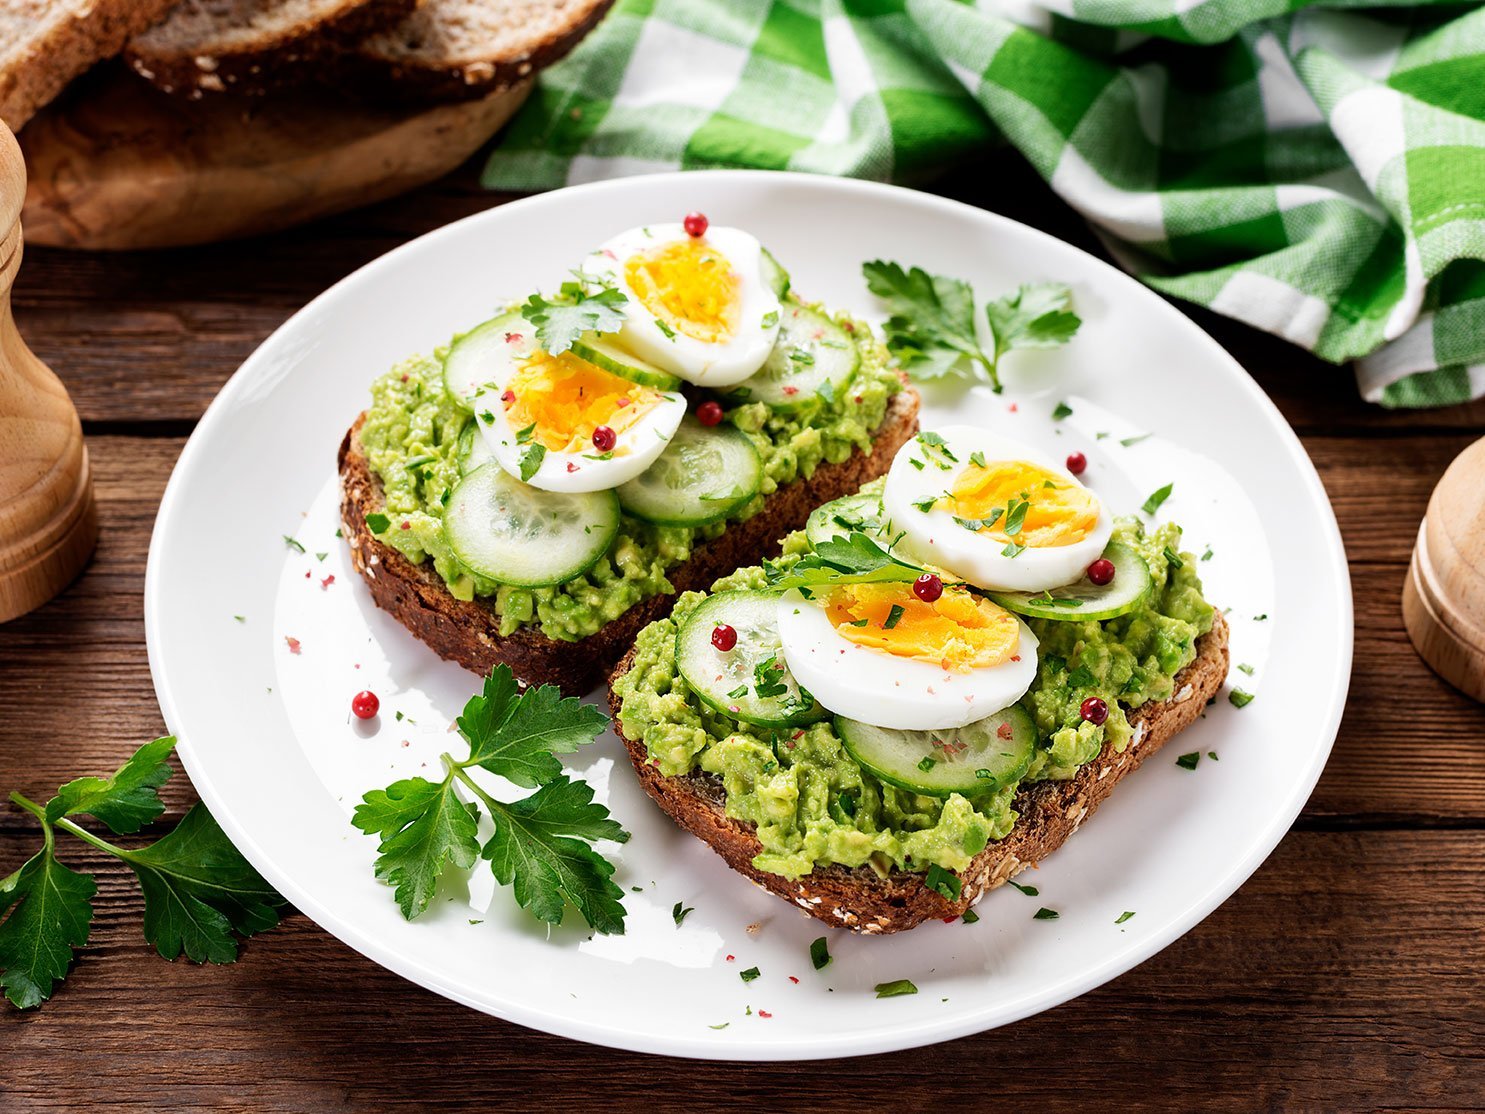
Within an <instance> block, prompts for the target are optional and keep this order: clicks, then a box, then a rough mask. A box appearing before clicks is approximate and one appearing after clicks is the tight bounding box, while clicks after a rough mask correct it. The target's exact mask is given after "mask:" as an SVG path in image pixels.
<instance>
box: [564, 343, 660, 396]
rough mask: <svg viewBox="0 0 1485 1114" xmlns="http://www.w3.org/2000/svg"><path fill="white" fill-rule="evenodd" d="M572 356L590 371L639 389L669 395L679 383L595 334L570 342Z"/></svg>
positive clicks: (648, 363)
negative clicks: (616, 378)
mask: <svg viewBox="0 0 1485 1114" xmlns="http://www.w3.org/2000/svg"><path fill="white" fill-rule="evenodd" d="M572 353H573V355H574V356H580V357H582V358H583V359H585V360H587V361H588V362H589V363H590V364H592V365H593V366H594V367H598V368H602V369H603V370H604V371H607V372H609V373H611V374H613V375H617V376H619V378H621V379H627V380H629V382H631V383H638V384H639V385H640V386H641V387H654V388H655V389H656V390H657V391H673V390H675V389H676V388H677V387H679V386H680V385H681V381H680V380H679V379H677V378H676V377H675V376H674V375H671V374H670V372H668V371H665V370H663V369H661V368H658V367H656V366H655V365H654V364H652V363H650V362H649V361H648V360H642V359H640V358H639V357H638V356H636V355H633V354H632V353H630V352H625V351H624V350H623V349H622V348H620V347H619V346H618V345H617V344H615V343H614V342H613V341H612V340H610V339H608V338H607V337H603V336H600V335H598V334H597V333H584V334H583V335H582V336H580V337H578V339H577V340H575V341H573V342H572Z"/></svg>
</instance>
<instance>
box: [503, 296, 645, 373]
mask: <svg viewBox="0 0 1485 1114" xmlns="http://www.w3.org/2000/svg"><path fill="white" fill-rule="evenodd" d="M628 300H629V299H628V298H626V297H625V296H624V293H623V291H621V290H616V289H614V288H612V287H604V288H602V289H600V290H599V291H598V292H597V293H589V291H588V284H587V283H586V282H564V283H563V284H562V288H561V290H560V292H559V293H558V294H557V295H556V296H554V297H553V298H551V299H547V298H546V297H544V296H543V295H541V294H539V293H538V294H533V295H531V297H529V298H527V299H526V303H525V304H524V305H523V306H521V316H522V317H524V318H525V319H526V320H527V321H529V322H531V324H533V325H535V326H536V339H537V342H538V343H539V344H540V345H541V347H542V348H543V349H545V350H546V351H547V352H549V353H551V354H552V355H554V356H555V355H557V354H558V353H561V352H566V351H567V350H568V349H569V348H571V347H572V342H573V341H575V340H577V338H578V337H580V336H582V335H583V334H584V333H614V332H618V330H619V327H620V326H621V325H623V324H624V314H623V311H622V310H621V309H620V307H621V306H623V305H624V303H625V302H627V301H628Z"/></svg>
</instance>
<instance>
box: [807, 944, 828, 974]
mask: <svg viewBox="0 0 1485 1114" xmlns="http://www.w3.org/2000/svg"><path fill="white" fill-rule="evenodd" d="M830 960H831V955H830V946H829V944H827V943H826V942H825V937H823V936H821V937H820V938H819V939H817V940H811V941H810V964H811V965H812V966H813V967H814V969H815V970H816V971H822V970H824V969H825V968H826V967H828V966H830Z"/></svg>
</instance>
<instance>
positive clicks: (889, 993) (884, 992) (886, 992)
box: [876, 979, 918, 998]
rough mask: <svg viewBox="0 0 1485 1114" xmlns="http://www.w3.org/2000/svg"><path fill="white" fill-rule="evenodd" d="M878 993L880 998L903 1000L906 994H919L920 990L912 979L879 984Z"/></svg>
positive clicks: (877, 986)
mask: <svg viewBox="0 0 1485 1114" xmlns="http://www.w3.org/2000/svg"><path fill="white" fill-rule="evenodd" d="M876 992H877V997H878V998H901V997H902V996H903V995H904V994H916V993H918V988H917V987H916V986H914V985H913V983H912V980H911V979H894V980H893V981H892V982H879V983H877V985H876Z"/></svg>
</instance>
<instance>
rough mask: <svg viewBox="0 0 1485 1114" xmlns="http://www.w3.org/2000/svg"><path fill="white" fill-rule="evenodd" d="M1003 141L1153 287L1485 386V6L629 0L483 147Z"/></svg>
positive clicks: (595, 156) (1388, 382)
mask: <svg viewBox="0 0 1485 1114" xmlns="http://www.w3.org/2000/svg"><path fill="white" fill-rule="evenodd" d="M1003 141H1008V142H1009V143H1011V144H1013V145H1014V146H1015V147H1016V148H1017V149H1019V150H1020V151H1021V153H1022V154H1024V155H1025V156H1026V158H1027V159H1028V160H1030V162H1031V164H1032V165H1033V166H1034V167H1035V168H1036V169H1037V171H1038V172H1040V173H1041V175H1042V176H1043V177H1044V178H1046V179H1047V181H1048V182H1049V183H1050V184H1051V187H1052V188H1053V189H1054V190H1055V191H1056V192H1057V193H1058V194H1060V195H1061V196H1062V197H1063V198H1064V199H1065V200H1066V201H1068V202H1069V203H1070V204H1071V205H1072V206H1073V207H1074V208H1075V209H1077V210H1078V211H1079V212H1080V213H1082V214H1083V215H1084V216H1085V217H1086V218H1087V219H1088V220H1089V221H1090V222H1092V224H1093V226H1094V227H1095V229H1097V230H1098V232H1099V233H1100V235H1101V236H1102V238H1103V239H1104V242H1105V243H1106V244H1107V245H1108V247H1109V249H1110V251H1111V252H1112V253H1113V255H1114V256H1115V258H1116V259H1117V260H1118V261H1119V262H1120V263H1121V264H1122V265H1123V266H1125V267H1126V268H1128V269H1129V270H1130V271H1131V272H1133V273H1134V274H1135V275H1137V276H1138V277H1139V278H1140V279H1142V280H1143V281H1145V282H1147V283H1149V284H1150V285H1151V286H1153V287H1155V288H1156V289H1157V290H1161V291H1164V292H1165V293H1168V294H1171V295H1174V296H1176V297H1180V298H1186V299H1189V300H1191V301H1193V302H1198V303H1200V304H1201V305H1204V306H1207V307H1209V308H1210V309H1213V310H1215V311H1217V312H1219V313H1223V314H1226V315H1228V316H1230V317H1235V318H1237V319H1239V320H1242V321H1246V322H1248V323H1249V324H1252V325H1255V326H1257V327H1258V328H1261V329H1265V330H1267V331H1269V332H1272V333H1276V334H1278V335H1279V336H1282V337H1285V338H1287V339H1289V340H1291V341H1293V342H1294V343H1296V344H1299V345H1302V346H1304V347H1305V348H1308V349H1310V350H1312V351H1313V352H1315V353H1316V354H1317V355H1319V356H1321V357H1323V358H1324V359H1326V360H1330V361H1333V362H1336V363H1341V362H1344V361H1349V360H1354V361H1355V366H1356V371H1357V378H1358V381H1359V383H1360V387H1361V391H1362V393H1363V394H1364V396H1365V397H1366V398H1368V399H1370V400H1372V401H1375V402H1380V403H1382V404H1383V405H1387V406H1438V405H1444V404H1447V403H1453V402H1462V401H1465V400H1467V399H1470V398H1475V397H1479V396H1481V395H1485V8H1482V7H1481V5H1479V4H1470V5H1440V4H1429V3H1422V2H1419V0H1405V2H1398V3H1393V4H1390V5H1389V4H1386V3H1385V0H1384V2H1382V3H1378V2H1377V0H1321V2H1317V3H1311V2H1308V0H978V2H973V3H972V2H969V0H619V2H618V4H617V5H616V6H615V8H614V10H613V11H612V12H611V13H610V14H609V16H608V17H607V18H606V19H605V20H604V21H603V22H602V23H601V24H600V25H599V26H598V28H597V29H596V31H594V33H593V34H592V35H591V36H589V38H588V39H587V40H585V41H584V42H583V43H582V45H580V46H579V47H578V49H577V50H576V51H575V52H574V53H573V54H572V55H571V57H569V58H568V59H566V60H565V61H563V62H561V63H559V64H558V65H556V66H553V67H552V68H551V69H549V70H547V71H546V72H545V73H544V74H543V75H542V76H541V78H540V83H539V85H538V88H537V90H536V92H535V94H534V95H533V97H532V98H531V100H530V101H529V102H528V103H527V105H526V107H525V108H524V109H523V110H522V112H521V114H520V115H519V116H518V117H517V119H516V121H515V123H514V124H513V126H512V127H511V129H510V130H509V131H508V132H507V134H506V137H505V138H504V140H503V141H502V142H501V144H500V145H499V146H498V147H497V148H496V149H495V151H494V153H493V154H492V156H491V158H490V162H489V164H488V166H487V168H486V170H485V175H484V182H485V184H486V185H487V186H489V187H490V188H492V189H502V190H541V189H551V188H554V187H557V186H562V185H567V184H569V183H574V182H581V181H590V180H593V179H596V178H608V177H617V176H620V175H626V174H636V173H645V172H649V171H654V170H674V169H679V168H687V169H689V168H702V167H739V166H741V167H763V168H771V169H789V170H804V171H813V172H817V173H825V174H840V175H851V176H855V177H861V178H873V179H878V180H883V181H899V182H921V181H924V180H926V179H928V178H931V177H932V176H933V175H934V174H936V173H939V172H942V171H945V170H947V169H949V168H950V167H952V166H953V165H954V164H955V163H956V162H957V161H963V160H965V159H967V158H968V157H969V156H970V155H971V154H972V153H973V152H975V151H977V150H981V149H983V148H984V147H985V146H986V145H987V144H991V143H997V142H1003Z"/></svg>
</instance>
